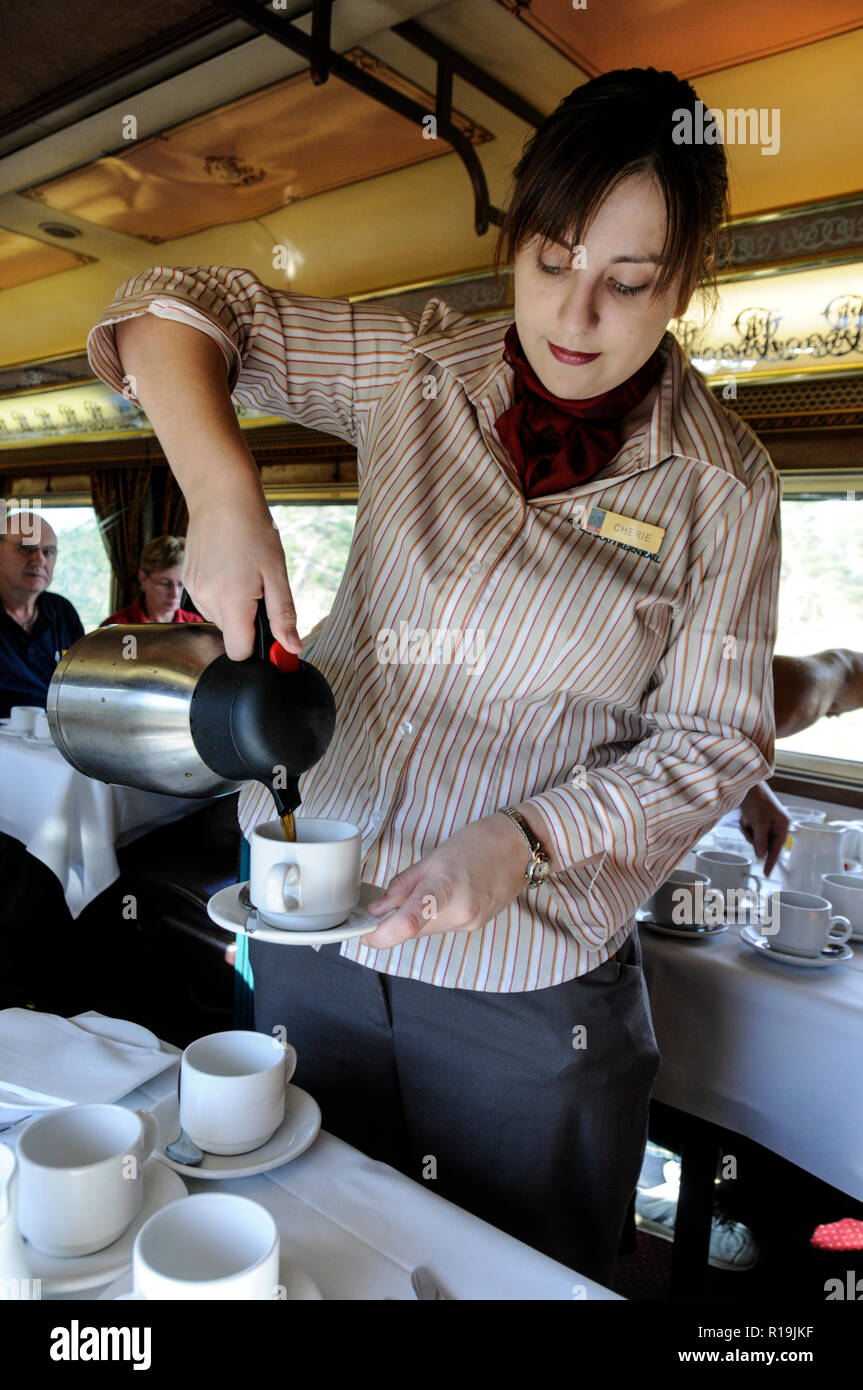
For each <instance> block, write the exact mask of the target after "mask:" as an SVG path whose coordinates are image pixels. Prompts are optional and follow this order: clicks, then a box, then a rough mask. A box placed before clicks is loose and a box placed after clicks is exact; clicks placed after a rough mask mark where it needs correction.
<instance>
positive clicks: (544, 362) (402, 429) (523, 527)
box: [90, 69, 779, 1295]
mask: <svg viewBox="0 0 863 1390" xmlns="http://www.w3.org/2000/svg"><path fill="white" fill-rule="evenodd" d="M695 101H696V95H695V92H694V91H693V90H692V88H691V87H690V86H689V85H688V84H687V83H684V82H681V81H679V80H678V79H677V78H675V77H674V76H673V74H670V73H658V72H656V71H654V70H653V69H647V70H638V69H636V70H632V71H629V72H617V73H609V74H607V75H605V76H604V77H600V78H597V79H595V80H593V81H591V82H588V83H587V84H586V85H585V86H583V87H581V88H579V89H578V90H576V91H574V92H573V93H571V95H570V96H569V97H568V98H566V100H565V101H564V102H562V103H561V105H560V107H559V108H558V109H557V111H555V112H554V113H553V114H552V115H551V116H550V117H549V118H548V119H547V120H546V121H545V122H544V124H543V126H542V127H541V128H540V129H539V130H538V131H537V132H536V134H535V135H534V136H533V137H532V139H531V140H530V143H529V145H528V147H527V149H526V151H525V154H524V156H523V158H522V160H521V161H520V163H519V165H518V166H517V168H516V170H515V192H514V196H513V199H512V202H511V205H510V208H509V211H508V215H507V221H506V225H505V226H504V228H503V229H502V238H501V242H500V243H499V246H498V253H499V254H500V253H501V252H502V251H504V250H506V252H507V254H508V255H509V254H512V253H514V271H515V323H514V324H511V325H509V326H507V325H506V324H500V323H483V322H476V321H473V320H470V319H467V318H465V317H464V316H463V315H461V314H458V313H456V312H455V311H453V310H452V309H451V308H450V307H449V306H448V305H446V304H445V303H444V302H443V301H441V300H440V299H437V298H432V299H430V300H429V302H428V303H427V304H426V306H425V309H424V310H423V312H422V314H421V315H420V316H417V315H413V314H410V313H406V312H403V311H402V310H399V309H397V308H394V307H392V306H382V305H378V304H367V305H366V304H356V305H351V304H349V303H347V302H346V301H344V300H327V299H320V298H315V297H311V296H304V295H297V294H284V293H282V292H280V291H275V290H271V289H269V288H267V287H266V286H265V285H263V284H261V282H260V281H258V280H257V278H256V277H255V276H254V275H253V274H252V273H251V272H250V271H247V270H228V269H223V268H220V267H210V268H207V269H203V268H196V269H193V270H170V271H165V270H153V271H150V272H147V273H145V274H143V275H141V276H139V277H137V278H136V279H133V280H132V281H130V282H128V284H126V285H124V286H123V287H122V289H121V290H120V291H119V293H118V296H117V298H116V299H115V300H114V302H113V303H112V304H111V305H110V306H109V308H108V310H107V311H106V313H105V315H104V317H103V318H102V319H101V320H100V323H99V325H97V327H96V328H95V329H94V330H93V333H92V334H91V341H90V354H91V361H92V363H93V366H94V368H95V370H96V371H97V372H98V374H99V375H100V376H102V377H103V378H104V379H105V380H106V381H109V382H111V383H112V384H116V383H119V382H121V381H122V380H123V377H124V374H126V376H127V379H128V376H129V375H131V376H132V377H133V379H134V380H135V381H137V392H138V397H139V400H140V403H141V404H142V406H143V407H144V409H145V410H146V411H147V413H148V415H149V417H150V419H151V421H152V422H153V425H154V428H155V429H156V431H157V433H158V435H159V438H160V439H161V441H162V444H163V446H164V448H165V452H166V454H167V456H168V458H169V461H170V462H171V465H172V467H173V468H174V470H175V472H176V474H177V477H178V479H179V481H180V484H181V486H182V488H183V491H184V493H185V496H186V499H187V502H188V504H189V511H190V526H189V534H188V550H189V560H188V565H187V570H186V580H187V584H188V585H189V588H190V591H191V592H192V593H193V595H194V597H195V600H196V603H197V604H198V605H199V606H200V607H201V610H202V612H205V613H206V614H207V615H209V617H210V618H212V620H213V621H215V622H217V623H218V624H219V626H220V627H221V628H222V630H223V633H224V638H225V646H226V649H227V652H228V654H229V656H231V657H233V658H235V659H239V658H243V657H245V656H247V655H248V654H249V652H250V651H251V648H252V640H253V617H254V612H255V604H256V600H257V598H258V596H259V595H260V594H261V593H263V594H264V596H265V598H266V601H267V609H268V613H269V615H270V619H271V623H272V627H273V630H274V634H275V636H276V637H277V638H278V639H279V640H280V641H281V642H282V643H283V644H284V645H286V646H290V647H292V648H293V649H294V650H301V647H300V642H299V638H298V636H297V628H296V614H295V610H294V605H293V600H292V596H291V593H290V588H289V584H288V580H287V577H286V574H285V562H284V557H283V555H282V551H281V548H280V545H279V541H278V537H277V536H276V534H275V532H274V530H273V526H272V523H271V520H270V517H269V513H268V511H267V507H266V503H265V500H264V497H263V494H262V491H261V486H260V482H259V480H258V474H257V470H256V468H255V465H254V462H253V461H252V459H251V457H250V455H249V451H248V449H247V448H246V446H245V444H244V442H243V439H242V435H241V433H240V430H239V429H238V427H237V422H236V418H235V415H234V411H233V409H232V407H231V402H230V398H229V388H232V389H234V392H235V395H236V396H237V398H238V399H240V400H244V401H250V402H254V403H255V404H257V405H259V406H263V407H265V408H266V409H267V410H268V411H271V412H274V413H277V414H283V415H285V416H287V417H288V418H290V419H292V420H296V421H299V422H300V423H302V424H305V425H307V426H311V427H312V428H320V429H325V430H328V431H330V432H332V433H334V434H337V435H340V436H341V437H342V438H345V439H348V440H350V441H351V442H352V443H354V444H355V445H356V447H357V469H358V478H359V494H358V506H357V522H356V529H355V533H354V538H353V543H352V546H351V552H350V556H349V559H348V563H347V568H346V573H345V576H344V579H343V582H342V585H341V588H340V590H339V593H338V596H337V598H336V601H335V604H334V606H333V609H332V613H331V615H330V618H329V620H328V622H327V624H326V625H325V629H324V632H323V635H322V636H321V637H320V638H319V640H318V641H317V643H316V645H315V664H316V665H317V666H318V667H319V669H320V670H321V671H323V673H324V674H325V675H326V677H327V679H328V680H329V682H330V684H331V686H332V687H333V691H334V693H335V697H336V704H337V709H338V712H339V719H338V723H337V729H336V733H335V736H334V738H333V742H332V744H331V745H330V748H329V749H328V750H327V753H326V754H325V756H324V757H323V758H322V759H321V761H320V763H318V764H317V766H316V767H314V768H313V769H311V771H310V772H308V773H307V774H306V776H305V777H304V778H303V779H302V781H301V783H300V790H301V793H302V797H303V814H304V815H307V816H324V817H329V818H333V819H344V820H349V821H353V822H354V823H355V824H357V825H359V826H361V827H362V830H363V837H364V850H365V858H364V865H363V877H364V879H365V880H367V881H369V882H374V883H377V884H380V885H382V886H383V887H385V889H386V892H385V895H384V896H383V898H382V899H381V900H380V908H379V910H380V911H381V912H383V911H385V910H387V909H390V908H396V909H398V910H397V911H395V912H394V914H393V915H392V916H391V917H389V918H388V920H387V921H386V922H385V923H383V924H382V925H381V926H380V927H379V928H377V929H376V930H375V932H374V933H373V934H372V935H371V936H369V937H366V938H364V939H359V940H354V941H351V942H347V943H345V945H344V946H343V947H342V948H339V947H338V946H329V945H328V946H324V947H321V948H319V949H318V950H317V951H305V950H300V949H296V948H295V949H291V950H288V949H286V948H283V947H278V946H277V947H272V946H267V945H263V946H261V945H260V944H257V945H256V944H255V943H254V942H252V943H251V963H252V967H253V970H254V974H255V1017H256V1026H257V1027H258V1028H259V1029H260V1030H262V1031H266V1032H269V1031H270V1030H271V1029H272V1028H273V1027H275V1026H277V1025H279V1024H283V1025H284V1026H285V1027H286V1029H287V1033H288V1036H289V1037H290V1040H291V1042H292V1043H293V1044H294V1045H295V1046H296V1048H297V1051H298V1054H299V1057H300V1063H299V1067H298V1070H297V1080H298V1083H299V1084H300V1085H302V1086H306V1087H307V1088H308V1089H309V1090H311V1091H312V1093H313V1094H314V1095H315V1096H316V1097H317V1098H318V1100H319V1101H320V1103H321V1106H322V1109H323V1115H324V1125H325V1126H326V1127H327V1128H328V1129H330V1130H331V1131H334V1132H335V1133H336V1134H339V1135H341V1136H342V1137H343V1138H345V1139H347V1140H349V1141H350V1142H352V1143H354V1144H356V1145H357V1146H358V1147H360V1148H362V1149H364V1150H365V1151H366V1152H368V1153H369V1154H371V1155H372V1156H373V1157H376V1158H381V1159H384V1160H386V1161H388V1162H390V1163H392V1164H394V1165H396V1166H398V1167H400V1168H401V1169H402V1171H404V1172H406V1173H408V1174H410V1175H411V1176H412V1177H414V1178H416V1179H417V1180H418V1181H427V1182H429V1184H430V1185H431V1186H432V1187H433V1189H434V1190H435V1191H437V1192H438V1193H439V1194H440V1195H443V1196H445V1197H448V1198H450V1199H451V1200H453V1201H455V1202H457V1203H458V1204H460V1205H462V1206H465V1207H467V1208H468V1209H470V1210H471V1211H474V1212H475V1213H477V1214H478V1215H480V1216H482V1217H484V1218H486V1219H487V1220H489V1221H491V1222H493V1223H494V1224H496V1225H498V1226H500V1227H502V1228H503V1229H505V1230H507V1231H509V1232H511V1233H512V1234H514V1235H516V1236H518V1237H520V1238H521V1239H523V1240H525V1241H526V1242H528V1243H529V1244H532V1245H534V1246H536V1247H537V1248H539V1249H541V1250H543V1251H545V1252H546V1253H547V1254H549V1255H552V1256H553V1257H555V1258H557V1259H560V1260H562V1261H563V1262H564V1263H566V1264H567V1265H569V1266H571V1267H572V1268H574V1269H576V1270H578V1271H579V1272H581V1273H582V1274H585V1275H589V1276H591V1277H593V1278H596V1279H598V1280H600V1281H602V1282H603V1283H605V1284H609V1283H610V1282H611V1278H612V1274H613V1265H614V1258H615V1253H616V1251H617V1247H618V1243H619V1239H620V1234H621V1230H622V1227H623V1223H624V1218H625V1215H626V1211H627V1207H628V1204H629V1201H630V1197H631V1195H632V1193H633V1191H634V1188H635V1183H636V1179H637V1177H638V1173H639V1168H640V1164H641V1157H642V1153H643V1148H644V1142H645V1135H646V1121H647V1105H648V1097H649V1094H650V1089H651V1085H652V1083H653V1079H654V1076H655V1073H656V1070H657V1066H658V1052H657V1048H656V1043H655V1039H654V1036H653V1031H652V1027H651V1023H650V1018H649V1013H648V1008H647V999H646V993H645V988H644V981H643V977H642V973H641V968H640V965H641V960H640V950H639V945H638V939H637V935H636V934H635V933H634V932H633V930H632V928H633V914H634V911H635V909H636V908H637V907H638V906H639V905H640V904H641V903H642V902H644V901H645V900H646V899H647V898H648V897H649V896H650V894H651V892H652V891H653V889H654V887H655V886H656V885H657V884H659V883H661V882H662V881H663V880H664V878H665V877H666V876H667V873H668V871H669V870H670V869H671V868H672V866H673V865H674V864H676V863H677V861H678V860H679V859H680V858H681V856H682V855H683V854H684V853H685V852H686V850H687V848H688V847H689V846H690V845H692V844H693V843H694V842H695V841H696V840H697V839H698V838H699V837H700V836H701V835H702V834H703V833H704V831H705V830H707V829H708V827H710V826H711V825H713V824H714V823H715V822H716V821H717V820H718V819H719V818H720V817H721V815H722V814H724V812H725V811H726V810H728V809H730V808H731V807H732V806H734V805H736V804H738V803H739V801H740V799H741V797H742V795H743V794H744V792H745V791H746V789H747V788H748V787H749V786H750V785H752V784H753V783H755V782H758V781H759V780H760V779H761V778H762V777H764V776H765V775H766V774H767V773H768V772H769V771H770V765H771V760H772V755H773V716H772V698H773V692H772V685H771V674H770V657H771V650H772V646H773V640H774V630H775V605H776V587H777V582H778V564H779V528H778V493H779V484H778V479H777V475H776V473H775V470H774V469H773V467H772V465H771V463H770V461H769V459H768V458H767V456H766V454H765V452H764V450H763V449H762V448H761V446H760V445H759V443H758V441H757V440H756V439H755V437H754V435H752V433H751V432H750V431H749V430H748V429H747V428H746V426H745V425H743V424H742V423H741V422H740V421H738V420H737V419H736V417H735V416H733V415H731V414H730V413H728V412H726V411H725V410H724V409H723V408H722V407H720V406H718V405H717V404H716V403H715V402H714V401H713V399H712V397H711V395H710V393H709V392H708V391H707V389H706V388H705V387H704V385H703V384H702V383H701V381H700V380H699V378H698V377H697V376H696V375H695V374H694V373H693V372H692V371H691V370H690V369H689V367H688V365H687V363H686V361H685V359H684V357H683V354H682V352H681V350H680V348H679V347H678V346H677V344H676V343H675V341H674V340H673V339H672V338H671V336H670V335H666V334H665V333H664V330H665V325H666V323H667V322H668V320H669V319H670V318H671V317H672V316H673V315H674V314H675V313H678V314H679V313H682V312H683V311H684V309H685V308H686V305H687V303H688V300H689V297H690V295H691V293H692V291H693V289H694V288H695V286H696V285H697V284H699V283H700V282H703V281H704V280H705V279H708V278H709V274H710V266H711V264H712V259H713V255H714V247H715V243H716V237H717V233H718V229H719V225H720V222H721V221H722V220H723V217H724V216H725V215H726V213H727V203H726V196H727V195H726V187H727V183H726V168H725V159H724V151H723V149H722V147H721V146H699V147H697V148H688V147H686V146H681V145H677V144H675V143H674V141H673V140H672V138H671V131H672V127H673V124H674V119H675V118H674V112H675V110H679V109H680V108H681V107H683V106H688V107H689V108H690V109H694V103H695ZM573 247H575V250H573ZM496 261H497V257H496ZM576 267H577V268H576ZM146 310H149V312H145V311H146ZM166 319H167V320H168V321H167V322H165V320H166ZM115 324H116V339H115V328H114V325H115ZM615 518H617V519H615ZM615 528H623V530H619V529H618V530H615ZM607 534H611V535H612V542H609V540H607V539H606V538H605V537H606V535H607ZM618 539H622V540H623V542H624V543H623V544H622V545H621V544H618V543H616V542H617V540H618ZM216 542H218V544H217V543H216ZM657 550H658V559H656V558H651V554H652V553H653V552H656V551H657ZM648 552H651V553H648ZM400 624H405V627H404V628H400ZM400 631H406V632H407V633H408V635H409V637H410V639H411V642H413V641H414V640H415V634H416V633H419V639H416V640H417V641H418V643H419V645H418V646H417V647H411V646H409V644H408V643H407V642H406V643H405V644H404V649H402V645H401V644H400V645H399V650H398V651H397V652H396V654H395V656H393V654H392V651H391V648H390V647H389V646H387V642H386V640H385V639H386V637H387V634H389V633H392V632H396V633H399V632H400ZM454 632H457V633H458V634H459V637H460V638H461V637H464V635H465V633H468V634H472V635H473V637H474V638H476V639H477V640H476V641H474V642H473V645H472V647H471V650H472V652H473V654H474V656H475V655H476V651H477V649H478V647H481V648H482V655H481V658H480V659H478V660H473V659H472V660H470V661H468V660H460V659H458V658H456V659H453V658H452V655H451V651H452V648H451V645H450V646H448V648H447V652H448V655H447V658H446V659H439V657H440V655H441V652H442V650H443V647H442V643H443V642H445V641H448V639H450V638H451V637H452V634H453V633H454ZM424 634H425V636H426V637H427V638H428V641H427V642H426V643H425V645H424V644H423V641H422V640H421V639H422V638H423V635H424ZM480 639H481V641H480ZM462 650H463V648H462V646H461V645H458V646H457V651H459V652H461V651H462ZM511 811H514V812H515V813H516V817H517V818H518V817H520V821H519V820H518V819H513V818H512V817H511V815H510V814H509V813H510V812H511ZM272 816H273V805H272V801H271V798H270V796H269V793H268V792H267V791H266V790H262V788H261V787H260V786H250V787H248V788H246V790H245V791H244V793H243V796H242V798H241V808H240V818H241V824H242V825H243V829H244V831H245V833H246V834H249V833H250V830H251V827H252V826H253V825H254V824H255V823H257V821H258V820H268V819H271V818H272ZM546 866H547V869H546ZM547 870H548V872H547ZM525 1294H526V1295H529V1290H525Z"/></svg>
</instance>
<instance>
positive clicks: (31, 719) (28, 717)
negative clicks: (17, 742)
mask: <svg viewBox="0 0 863 1390" xmlns="http://www.w3.org/2000/svg"><path fill="white" fill-rule="evenodd" d="M38 713H39V707H38V706H37V705H13V706H12V708H11V709H10V711H9V728H10V729H14V730H15V732H16V734H32V732H33V725H34V723H35V722H36V715H37V714H38Z"/></svg>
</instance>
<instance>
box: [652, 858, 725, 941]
mask: <svg viewBox="0 0 863 1390" xmlns="http://www.w3.org/2000/svg"><path fill="white" fill-rule="evenodd" d="M709 888H710V879H709V878H708V876H707V874H702V873H694V872H693V871H692V869H672V871H671V873H670V874H669V875H668V878H667V879H666V880H665V882H664V883H663V884H660V886H659V888H657V890H656V892H655V893H654V894H653V897H652V898H650V899H648V901H647V903H645V907H646V908H647V910H648V912H649V913H650V915H651V917H652V918H653V920H654V922H658V923H659V924H666V925H669V926H680V927H693V926H700V925H701V923H702V921H703V918H704V896H705V892H706V890H707V889H709Z"/></svg>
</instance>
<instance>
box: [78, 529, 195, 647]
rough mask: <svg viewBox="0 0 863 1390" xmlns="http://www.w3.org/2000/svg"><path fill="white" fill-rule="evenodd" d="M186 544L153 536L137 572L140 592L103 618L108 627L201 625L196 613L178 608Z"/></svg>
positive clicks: (176, 539) (103, 624)
mask: <svg viewBox="0 0 863 1390" xmlns="http://www.w3.org/2000/svg"><path fill="white" fill-rule="evenodd" d="M185 558H186V543H185V541H184V540H183V538H182V536H156V538H155V539H154V540H152V541H150V542H149V543H148V544H147V545H145V546H144V549H143V550H142V552H141V564H140V568H139V570H138V583H139V584H140V585H141V592H140V593H139V594H138V596H137V598H135V599H133V601H132V602H131V603H130V604H127V606H126V607H125V608H120V609H118V610H117V612H116V613H112V614H111V616H110V618H106V619H105V621H104V622H103V623H101V624H100V626H101V627H107V626H108V625H109V623H202V622H203V621H204V620H203V618H202V617H201V616H200V615H199V614H198V613H192V612H190V611H189V609H187V608H181V607H180V599H181V598H182V597H183V561H184V559H185Z"/></svg>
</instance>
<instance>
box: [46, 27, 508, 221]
mask: <svg viewBox="0 0 863 1390" xmlns="http://www.w3.org/2000/svg"><path fill="white" fill-rule="evenodd" d="M344 56H345V57H346V58H348V59H350V60H351V61H353V62H354V63H356V65H357V66H358V67H361V68H362V69H363V70H364V71H366V72H370V73H372V75H373V76H374V77H376V78H378V80H380V81H383V82H386V83H387V84H388V85H389V86H391V87H393V88H394V89H397V90H398V91H400V92H402V93H404V94H405V95H407V96H409V97H411V98H412V99H413V100H414V101H416V102H418V103H419V104H420V105H421V106H422V107H423V109H424V110H427V111H433V110H434V97H433V96H432V95H431V94H430V93H429V92H426V91H424V90H423V89H422V88H421V87H419V86H417V85H415V84H414V83H412V82H410V81H408V80H407V79H406V78H404V77H402V76H401V75H400V74H399V73H397V72H395V71H394V70H393V69H392V68H390V67H388V66H387V65H386V64H384V63H382V62H380V60H379V59H377V58H375V57H374V55H373V54H370V53H368V52H366V51H364V50H363V49H360V48H356V49H353V50H351V52H349V53H347V54H345V55H344ZM453 120H454V123H455V125H456V126H458V127H459V128H460V129H461V130H462V131H463V132H464V133H465V134H466V135H467V137H468V139H470V141H471V142H472V143H473V144H483V143H485V142H486V141H488V140H491V139H492V138H493V137H492V135H491V133H490V132H489V131H488V130H486V129H484V128H483V127H481V126H479V125H478V124H477V123H476V122H474V121H471V120H470V119H469V118H468V117H466V116H460V115H458V114H457V113H456V114H454V117H453ZM449 153H451V147H450V146H449V145H448V144H447V143H446V141H444V140H436V139H424V138H423V131H422V130H421V128H420V127H419V126H416V125H414V124H413V123H412V122H411V121H408V120H406V119H405V118H404V117H402V116H399V115H398V114H397V113H395V112H393V111H390V110H388V109H387V107H385V106H383V105H382V104H381V103H380V102H377V101H375V100H373V99H372V98H370V97H367V96H365V95H364V94H363V93H362V92H358V91H356V90H355V89H354V88H353V87H350V86H348V85H347V84H346V83H344V82H342V81H340V80H339V79H338V78H337V77H330V78H329V80H328V82H327V83H326V85H325V86H324V87H315V86H314V85H313V84H312V81H311V78H310V76H309V74H308V72H304V73H301V74H299V75H298V76H296V77H292V78H288V79H287V80H286V81H284V82H278V83H276V84H275V85H273V86H270V87H267V88H265V89H264V90H263V91H260V92H255V93H253V94H252V95H251V96H247V97H242V98H241V99H240V100H238V101H234V102H230V103H229V104H228V105H226V106H223V107H221V108H220V109H218V110H217V111H213V112H209V113H208V114H207V115H205V116H199V117H196V118H195V119H194V120H191V121H185V122H183V123H182V124H181V125H178V126H175V127H174V128H173V129H171V130H167V131H161V132H159V133H158V134H157V135H155V136H153V137H151V138H150V139H148V140H140V141H139V140H132V141H130V142H129V144H128V145H127V147H126V148H125V149H120V150H118V151H116V152H115V153H113V154H112V155H110V156H106V157H105V158H103V159H99V160H96V161H95V162H94V163H92V164H89V165H85V166H83V167H82V168H80V169H75V170H73V171H72V172H71V173H68V174H64V175H63V176H62V177H60V178H58V179H52V180H50V181H49V182H47V183H42V184H38V185H35V186H34V187H32V188H29V189H22V190H21V192H22V193H24V195H25V196H26V197H30V198H35V199H36V200H37V201H39V202H40V203H43V204H44V205H45V206H47V207H49V208H51V209H52V211H54V212H57V213H60V214H66V215H71V216H73V217H76V218H80V219H81V220H83V221H86V222H92V223H95V224H97V225H99V226H103V227H110V228H112V229H113V230H115V231H120V232H126V233H127V234H129V235H131V236H135V237H138V238H140V239H141V240H143V241H147V242H151V243H159V242H162V241H167V240H171V239H173V238H175V237H180V236H189V235H191V234H192V233H195V232H200V231H204V230H205V229H206V228H208V227H214V226H220V225H224V224H225V223H227V222H237V221H245V220H247V219H249V218H254V217H261V216H264V215H265V214H267V213H270V212H273V211H275V209H277V208H281V207H284V206H286V205H288V204H290V203H293V202H295V201H296V200H297V199H299V198H310V197H313V196H315V195H316V194H320V193H327V192H329V191H331V190H332V189H335V188H341V187H344V186H346V185H347V184H351V183H356V182H358V181H359V180H361V179H368V178H373V177H375V176H376V175H379V174H386V173H390V172H391V171H392V170H394V169H402V168H405V167H406V166H407V165H409V164H416V163H421V162H422V161H424V160H427V159H434V158H436V157H438V156H440V155H446V154H449ZM227 193H229V194H230V196H229V197H226V194H227Z"/></svg>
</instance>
